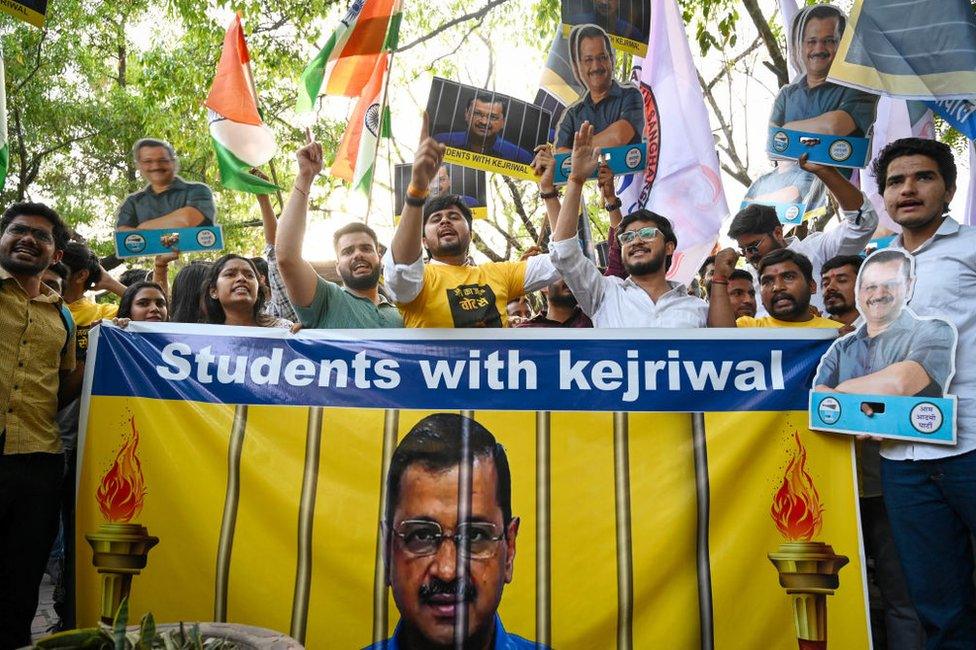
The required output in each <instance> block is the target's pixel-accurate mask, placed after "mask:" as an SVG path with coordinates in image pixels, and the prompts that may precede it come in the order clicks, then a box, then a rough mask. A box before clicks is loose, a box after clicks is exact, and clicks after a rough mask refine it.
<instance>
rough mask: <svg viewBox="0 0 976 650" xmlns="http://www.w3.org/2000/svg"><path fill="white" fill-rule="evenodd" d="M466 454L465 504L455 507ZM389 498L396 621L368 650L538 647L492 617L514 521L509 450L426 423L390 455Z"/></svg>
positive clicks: (505, 575)
mask: <svg viewBox="0 0 976 650" xmlns="http://www.w3.org/2000/svg"><path fill="white" fill-rule="evenodd" d="M465 442H467V445H465V444H464V443H465ZM465 447H466V448H467V450H468V451H469V453H470V456H469V458H470V461H471V466H470V476H471V500H470V503H460V501H459V499H458V492H459V489H458V482H459V480H460V475H461V465H462V463H463V462H465V461H464V460H463V456H462V455H463V453H464V449H465ZM386 493H387V502H386V510H385V512H384V521H383V531H384V537H385V544H386V560H387V564H386V567H387V582H388V583H389V585H390V587H391V589H392V591H393V600H394V602H396V606H397V609H398V610H399V612H400V622H399V623H398V624H397V627H396V630H395V631H394V633H393V636H392V637H391V638H389V639H386V640H383V641H378V642H376V643H375V644H373V645H372V646H370V648H371V649H374V648H375V649H376V650H379V649H380V648H382V649H383V650H408V649H412V648H425V649H426V648H453V647H455V638H458V637H460V638H461V639H463V641H464V647H465V648H467V649H471V650H492V649H498V650H522V649H528V648H533V649H538V648H541V647H542V646H539V645H537V644H535V643H532V642H530V641H527V640H525V639H523V638H522V637H520V636H517V635H514V634H510V633H508V632H506V631H505V628H504V627H503V626H502V622H501V619H500V618H499V617H498V613H497V612H498V604H499V602H501V598H502V590H503V589H504V587H505V585H506V584H507V583H509V582H511V581H512V575H513V572H514V568H515V538H516V536H517V535H518V530H519V519H518V517H513V516H512V477H511V472H510V470H509V466H508V457H507V456H506V455H505V448H504V447H502V446H501V445H500V444H499V443H498V442H497V441H496V440H495V437H494V436H493V435H492V434H491V433H490V432H489V431H488V430H487V429H486V428H485V427H484V426H482V425H481V424H480V423H478V422H476V421H475V420H472V419H470V418H467V417H465V416H463V415H458V414H456V413H435V414H433V415H428V416H427V417H425V418H424V419H422V420H421V421H420V422H418V423H417V424H416V425H414V427H413V428H412V429H411V430H410V432H409V433H408V434H407V435H406V436H405V437H404V438H403V440H402V441H401V442H400V444H399V445H398V446H397V448H396V450H395V451H394V452H393V457H392V458H391V459H390V469H389V472H388V473H387V476H386ZM462 607H463V611H462V609H461V608H462ZM456 635H458V636H457V637H456Z"/></svg>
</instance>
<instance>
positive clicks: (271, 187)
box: [210, 138, 281, 194]
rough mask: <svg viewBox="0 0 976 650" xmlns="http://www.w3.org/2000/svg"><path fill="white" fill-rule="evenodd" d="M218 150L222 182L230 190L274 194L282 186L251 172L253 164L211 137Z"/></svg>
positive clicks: (215, 149)
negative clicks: (241, 158)
mask: <svg viewBox="0 0 976 650" xmlns="http://www.w3.org/2000/svg"><path fill="white" fill-rule="evenodd" d="M210 140H211V141H212V142H213V146H214V151H216V152H217V167H219V168H220V184H221V185H223V186H224V187H226V188H227V189H230V190H238V191H240V192H250V193H251V194H272V193H274V192H276V191H278V190H280V189H281V188H280V187H278V186H277V185H275V184H274V183H269V182H268V181H266V180H264V179H263V178H258V177H257V176H255V175H254V174H251V173H250V169H251V166H250V165H248V164H247V163H246V162H243V161H242V160H240V159H239V158H238V157H237V156H235V155H234V154H232V153H231V152H230V150H229V149H227V148H226V147H224V146H223V145H222V144H220V143H219V142H217V141H216V140H214V139H213V138H210Z"/></svg>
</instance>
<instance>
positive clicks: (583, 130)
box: [569, 122, 600, 184]
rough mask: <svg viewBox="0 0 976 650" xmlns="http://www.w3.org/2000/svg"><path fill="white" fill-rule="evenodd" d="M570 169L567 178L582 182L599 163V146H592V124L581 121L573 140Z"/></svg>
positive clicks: (591, 173)
mask: <svg viewBox="0 0 976 650" xmlns="http://www.w3.org/2000/svg"><path fill="white" fill-rule="evenodd" d="M570 160H571V161H572V169H571V170H570V172H569V179H570V180H572V181H576V182H577V183H580V184H583V183H585V182H586V180H587V179H588V178H589V177H590V176H592V175H593V172H594V171H596V168H597V165H599V164H600V148H599V147H594V146H593V125H591V124H590V123H589V122H583V125H582V126H581V127H580V130H579V131H577V132H576V138H575V140H574V141H573V155H572V158H571V159H570Z"/></svg>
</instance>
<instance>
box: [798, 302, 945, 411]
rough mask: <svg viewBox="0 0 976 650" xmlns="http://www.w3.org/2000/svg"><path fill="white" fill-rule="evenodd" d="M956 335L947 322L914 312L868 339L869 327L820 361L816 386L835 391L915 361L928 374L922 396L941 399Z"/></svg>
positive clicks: (837, 344)
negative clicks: (863, 378)
mask: <svg viewBox="0 0 976 650" xmlns="http://www.w3.org/2000/svg"><path fill="white" fill-rule="evenodd" d="M955 346H956V335H955V332H954V331H953V329H952V326H951V325H949V324H948V323H947V322H945V321H943V320H934V319H921V318H917V317H915V315H914V314H912V313H911V312H910V311H908V310H907V309H906V310H903V311H902V313H901V315H900V316H899V317H898V318H897V319H896V320H895V322H893V323H892V324H891V325H889V326H888V328H887V329H886V330H884V331H883V332H881V333H880V334H878V335H877V336H874V337H869V336H868V328H867V325H861V326H860V327H858V328H857V330H856V331H855V332H853V333H852V334H848V335H847V336H845V337H843V338H841V339H838V340H837V341H835V342H834V344H833V345H831V346H830V349H829V350H827V353H826V354H825V355H824V357H823V359H822V360H821V362H820V367H819V369H818V370H817V380H816V381H815V382H814V384H815V385H821V384H822V385H824V386H829V387H831V388H835V387H836V386H837V385H838V384H840V383H841V382H843V381H846V380H848V379H854V378H856V377H863V376H864V375H870V374H871V373H874V372H878V371H879V370H884V369H885V368H887V367H888V366H890V365H892V364H894V363H899V362H901V361H914V362H916V363H918V364H919V365H921V366H922V368H924V369H925V372H926V373H928V376H929V379H930V380H931V381H930V382H929V385H928V386H926V387H925V388H924V389H923V390H922V391H920V392H919V393H918V395H919V396H925V397H941V396H942V395H943V394H944V388H945V386H946V384H947V383H948V380H949V375H950V374H951V373H952V368H953V353H954V351H955Z"/></svg>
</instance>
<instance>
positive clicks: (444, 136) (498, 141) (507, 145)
mask: <svg viewBox="0 0 976 650" xmlns="http://www.w3.org/2000/svg"><path fill="white" fill-rule="evenodd" d="M434 139H435V140H437V141H438V142H443V143H444V144H446V145H447V146H449V147H455V148H457V149H466V150H468V151H474V152H475V153H483V154H486V155H489V156H494V157H496V158H504V159H505V160H512V161H515V162H519V163H522V164H524V165H528V164H529V163H530V162H532V154H531V153H529V152H528V151H526V150H525V149H523V148H522V147H520V146H518V145H517V144H513V143H511V142H509V141H508V140H505V139H504V138H501V137H496V138H495V142H494V143H493V144H492V145H491V148H490V149H488V150H487V151H481V150H478V149H472V148H471V147H470V146H468V132H467V131H452V132H451V133H438V134H437V135H435V136H434Z"/></svg>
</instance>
